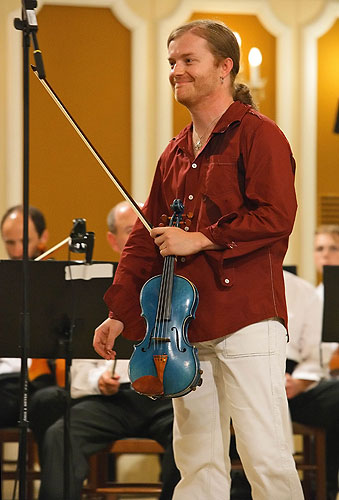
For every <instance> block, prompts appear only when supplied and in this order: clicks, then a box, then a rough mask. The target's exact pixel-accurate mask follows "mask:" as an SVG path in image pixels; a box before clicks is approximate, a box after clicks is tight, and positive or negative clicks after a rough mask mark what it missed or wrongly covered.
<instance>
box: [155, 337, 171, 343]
mask: <svg viewBox="0 0 339 500" xmlns="http://www.w3.org/2000/svg"><path fill="white" fill-rule="evenodd" d="M152 340H155V341H156V342H171V339H170V338H169V337H153V338H152Z"/></svg>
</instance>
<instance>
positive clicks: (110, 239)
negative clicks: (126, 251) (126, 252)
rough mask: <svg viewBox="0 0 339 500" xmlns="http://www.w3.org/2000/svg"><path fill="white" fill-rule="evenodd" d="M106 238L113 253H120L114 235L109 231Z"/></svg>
mask: <svg viewBox="0 0 339 500" xmlns="http://www.w3.org/2000/svg"><path fill="white" fill-rule="evenodd" d="M106 238H107V241H108V244H109V245H110V247H112V248H113V250H114V251H115V252H118V253H120V252H119V247H118V245H117V241H116V238H115V234H113V233H111V231H107V233H106Z"/></svg>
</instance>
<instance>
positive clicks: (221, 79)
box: [220, 76, 224, 85]
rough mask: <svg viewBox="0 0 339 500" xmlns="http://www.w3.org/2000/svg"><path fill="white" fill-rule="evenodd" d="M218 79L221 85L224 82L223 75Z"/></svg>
mask: <svg viewBox="0 0 339 500" xmlns="http://www.w3.org/2000/svg"><path fill="white" fill-rule="evenodd" d="M220 81H221V85H222V84H223V83H224V77H223V76H221V77H220Z"/></svg>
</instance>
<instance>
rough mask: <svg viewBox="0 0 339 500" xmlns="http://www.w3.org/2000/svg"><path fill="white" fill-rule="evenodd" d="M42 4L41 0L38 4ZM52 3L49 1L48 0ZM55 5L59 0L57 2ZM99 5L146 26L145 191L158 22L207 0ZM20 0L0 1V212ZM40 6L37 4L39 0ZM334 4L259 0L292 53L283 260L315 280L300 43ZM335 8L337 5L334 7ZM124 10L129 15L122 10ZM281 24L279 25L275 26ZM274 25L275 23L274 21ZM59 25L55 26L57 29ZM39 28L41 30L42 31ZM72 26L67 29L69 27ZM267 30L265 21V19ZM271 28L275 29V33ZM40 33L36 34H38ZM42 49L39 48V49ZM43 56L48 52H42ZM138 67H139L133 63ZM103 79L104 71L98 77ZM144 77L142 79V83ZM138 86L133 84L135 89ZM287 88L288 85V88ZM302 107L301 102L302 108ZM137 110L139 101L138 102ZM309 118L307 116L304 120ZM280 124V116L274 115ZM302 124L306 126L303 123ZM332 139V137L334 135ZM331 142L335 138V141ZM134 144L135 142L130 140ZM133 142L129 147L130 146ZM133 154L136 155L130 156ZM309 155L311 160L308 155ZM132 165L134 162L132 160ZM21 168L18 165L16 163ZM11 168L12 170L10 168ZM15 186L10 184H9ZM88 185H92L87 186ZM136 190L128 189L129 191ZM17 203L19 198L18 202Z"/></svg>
mask: <svg viewBox="0 0 339 500" xmlns="http://www.w3.org/2000/svg"><path fill="white" fill-rule="evenodd" d="M40 3H41V2H40ZM48 3H52V2H48ZM55 3H60V2H58V1H57V0H56V2H55ZM88 3H89V0H84V1H83V2H81V1H77V0H73V1H71V0H64V1H63V4H64V5H78V6H80V5H82V4H83V5H88ZM95 3H97V4H99V3H100V4H105V5H106V6H110V5H113V6H114V9H116V10H119V9H120V10H122V11H124V17H126V16H127V17H128V16H130V15H132V16H135V18H136V21H135V22H136V24H137V25H139V24H142V23H143V24H144V28H145V29H144V32H143V34H142V35H141V39H142V40H143V42H142V44H139V45H140V46H141V48H142V51H143V53H144V56H145V57H144V61H143V64H142V65H141V66H140V67H139V74H138V73H137V72H134V73H133V75H134V76H133V77H132V78H133V82H132V85H133V84H135V85H136V86H137V85H138V84H139V80H140V91H141V92H143V99H142V100H141V105H142V106H144V109H143V110H142V113H140V114H141V116H144V117H145V120H144V122H143V121H142V118H141V121H140V116H139V121H138V120H134V117H135V113H137V112H138V110H136V109H135V106H134V108H133V102H132V111H131V113H132V122H133V120H134V122H135V123H136V124H137V126H136V129H135V130H134V132H133V130H132V133H134V137H135V134H136V132H138V131H140V134H142V133H144V138H145V140H144V141H142V142H141V143H140V147H142V144H143V143H145V144H144V150H143V151H142V152H141V154H140V160H142V161H143V164H142V167H141V168H139V169H137V170H139V171H138V172H136V171H134V172H133V171H132V172H131V177H132V186H133V185H134V186H135V185H140V184H141V183H143V188H142V190H140V191H139V193H141V192H142V193H146V192H147V189H148V186H149V184H150V182H151V178H152V174H153V171H154V166H155V161H156V158H157V155H158V144H157V139H156V138H157V135H158V130H159V128H160V127H161V126H162V123H161V121H160V117H159V114H158V109H157V108H158V105H157V96H158V93H159V91H158V85H159V78H160V77H161V78H164V79H166V75H164V74H163V72H162V70H160V68H159V66H158V52H159V47H158V40H159V26H160V25H161V23H163V22H164V21H166V20H167V19H171V17H172V16H174V17H175V15H176V13H177V12H179V11H180V10H183V11H184V10H185V9H186V10H187V12H188V14H189V15H191V14H192V12H191V11H192V8H191V6H192V4H194V7H195V11H201V10H202V9H203V8H204V7H205V6H206V2H202V1H199V0H196V1H195V2H192V0H143V1H142V2H140V1H139V0H116V1H115V0H111V2H110V1H109V0H106V1H102V2H95ZM255 3H257V2H254V1H252V0H239V1H238V2H237V6H241V11H240V12H235V10H234V9H235V2H231V1H227V0H224V1H221V0H220V1H218V0H210V1H209V2H208V7H209V8H213V9H214V12H217V11H218V9H220V12H221V11H222V10H223V12H224V13H225V12H227V9H228V8H229V10H230V12H231V13H232V14H240V15H241V13H245V12H246V9H247V10H248V13H249V14H252V12H251V9H252V6H253V5H254V4H255ZM19 4H20V2H19V1H18V0H16V1H14V0H2V1H1V2H0V23H1V30H0V50H1V53H2V54H4V57H5V59H4V65H3V68H5V70H6V71H3V72H2V73H1V76H0V131H1V136H0V162H1V163H0V179H1V183H0V196H1V198H0V213H3V211H4V210H5V209H6V208H7V206H8V205H9V204H10V203H11V202H12V201H13V194H11V199H9V194H8V193H9V191H8V189H7V187H8V178H9V176H11V175H12V174H11V173H10V174H8V172H7V171H6V152H7V151H8V147H9V146H8V136H7V131H6V123H7V122H6V113H7V112H8V109H9V106H8V96H9V91H8V88H6V72H7V71H8V68H9V66H10V65H11V64H12V63H11V62H10V61H9V60H8V54H9V52H10V51H9V48H8V35H7V31H8V30H10V29H11V28H10V27H9V25H10V21H9V20H8V14H9V13H10V12H11V11H12V10H13V9H15V8H18V7H19ZM38 4H39V2H38ZM330 4H331V5H332V6H333V4H338V1H335V0H262V9H261V11H262V14H263V15H265V16H266V19H271V18H272V20H274V23H275V27H274V30H275V31H276V32H277V33H276V34H275V37H276V38H277V39H278V38H279V33H278V32H279V30H283V29H285V30H287V34H288V40H289V41H290V44H291V45H290V54H291V57H290V58H289V60H288V64H287V65H286V74H290V75H291V76H288V78H291V79H292V81H291V82H286V83H289V84H291V89H292V92H291V93H290V94H287V97H286V102H284V91H283V90H282V92H280V95H278V97H277V99H278V105H279V103H280V106H281V103H282V102H283V103H284V105H285V106H286V108H288V109H289V111H290V116H291V119H290V123H289V124H288V131H286V132H287V133H288V138H289V140H290V142H291V144H292V148H293V150H294V153H295V156H296V159H297V163H298V173H297V191H298V198H299V205H300V210H299V214H298V218H297V222H296V226H295V230H294V232H293V235H292V238H291V245H290V250H289V253H288V255H287V259H286V263H288V264H297V265H298V267H299V270H300V274H301V275H302V276H304V277H306V278H307V279H310V280H311V281H312V280H313V279H314V277H315V276H314V271H313V264H312V251H311V246H312V237H313V235H312V232H313V229H314V226H315V224H316V196H315V195H314V192H315V190H316V185H315V182H316V180H315V179H316V175H312V172H310V169H309V164H310V163H312V161H313V162H315V164H316V155H317V151H316V150H315V152H314V153H313V152H312V151H307V140H306V139H305V134H304V130H305V116H306V117H307V114H306V115H305V109H304V108H303V104H302V102H303V99H304V96H305V89H306V88H307V86H308V85H309V82H308V79H307V78H305V75H306V74H307V68H305V66H306V63H305V57H304V55H305V47H304V46H303V33H304V29H305V27H307V26H308V25H310V24H312V23H316V22H317V20H318V19H319V18H321V17H322V16H323V14H324V11H325V10H326V9H327V8H328V6H329V5H330ZM334 10H335V5H334ZM126 12H127V14H126ZM279 23H280V24H279ZM272 26H273V25H272ZM57 28H58V27H57V26H56V29H57ZM42 29H43V28H42V27H41V31H42ZM70 29H71V27H70ZM266 29H267V21H266ZM274 30H273V31H274ZM38 36H39V32H38ZM41 49H43V47H41ZM46 57H47V55H46ZM136 67H137V66H136ZM102 78H105V75H102ZM276 78H277V86H279V85H280V87H281V88H282V89H284V78H285V75H284V72H283V71H281V72H280V73H279V74H276ZM141 80H143V83H141ZM136 88H137V87H136ZM286 88H287V86H286ZM101 106H105V104H104V103H101V104H100V91H99V93H98V103H97V107H98V108H99V107H101ZM304 107H305V106H304ZM137 108H140V105H139V106H137ZM306 122H307V119H306ZM278 124H279V118H278ZM306 125H309V124H307V123H306ZM332 139H333V138H332ZM334 140H335V139H334ZM132 142H133V144H134V141H132ZM133 144H132V148H133ZM137 153H138V152H137V151H132V153H131V154H132V163H133V158H134V157H135V155H136V154H137ZM133 155H134V156H133ZM307 155H311V161H310V156H307ZM135 164H137V163H136V162H135ZM18 169H19V171H20V166H18ZM11 170H13V169H12V168H11ZM138 175H139V176H140V177H139V179H140V180H138V181H137V182H135V183H134V184H133V179H135V178H136V176H138ZM17 176H18V184H20V174H17ZM11 185H13V182H12V183H11ZM89 187H91V186H89ZM133 190H135V188H133V187H132V191H133ZM19 201H20V200H19ZM0 256H2V257H3V256H4V253H3V250H2V249H1V247H0Z"/></svg>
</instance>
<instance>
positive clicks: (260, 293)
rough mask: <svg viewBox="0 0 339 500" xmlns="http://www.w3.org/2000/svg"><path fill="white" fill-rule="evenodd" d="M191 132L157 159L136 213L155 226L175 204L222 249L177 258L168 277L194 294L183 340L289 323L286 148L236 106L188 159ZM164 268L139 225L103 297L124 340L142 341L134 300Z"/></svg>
mask: <svg viewBox="0 0 339 500" xmlns="http://www.w3.org/2000/svg"><path fill="white" fill-rule="evenodd" d="M191 132H192V124H191V125H189V126H187V127H186V128H185V129H184V130H182V131H181V132H180V133H179V135H178V136H177V137H175V138H174V139H172V140H171V141H170V143H169V144H168V146H167V148H166V149H165V151H164V152H163V154H162V155H161V157H160V159H159V162H158V165H157V169H156V172H155V176H154V180H153V185H152V189H151V192H150V195H149V197H148V200H147V201H146V203H145V206H144V210H143V212H144V214H145V217H146V219H147V220H148V221H150V223H151V224H153V225H154V226H157V225H159V222H160V218H161V215H162V214H168V215H171V209H170V205H171V204H172V202H173V200H174V199H175V198H180V199H181V200H182V201H183V203H184V205H185V213H186V214H188V213H189V212H191V213H192V214H193V218H192V219H191V225H190V226H189V231H200V232H202V233H203V234H204V235H206V236H207V237H208V238H209V239H210V240H211V241H212V242H214V243H216V244H218V245H221V246H222V247H223V249H222V250H209V251H204V252H199V253H198V254H195V255H192V256H188V257H178V259H177V263H176V270H175V273H176V274H177V275H181V276H185V277H186V278H188V279H189V280H190V281H192V282H193V283H194V284H195V285H196V287H197V289H198V292H199V305H198V308H197V312H196V318H195V319H194V320H193V321H192V323H191V325H190V327H189V330H188V334H189V339H190V341H191V342H198V341H204V340H211V339H215V338H219V337H223V336H224V335H226V334H229V333H232V332H235V331H237V330H238V329H240V328H242V327H245V326H247V325H249V324H252V323H256V322H258V321H261V320H264V319H267V318H271V317H280V318H282V319H283V321H284V322H285V324H286V325H287V312H286V304H285V293H284V281H283V274H282V262H283V258H284V255H285V253H286V250H287V245H288V237H289V234H290V233H291V231H292V228H293V222H294V218H295V212H296V206H297V204H296V197H295V191H294V170H295V162H294V158H293V156H292V152H291V149H290V146H289V144H288V142H287V140H286V138H285V136H284V135H283V133H282V132H281V130H280V129H279V128H278V127H277V125H276V124H275V123H274V122H272V121H271V120H270V119H268V118H267V117H265V116H263V115H261V114H259V113H258V112H257V111H255V110H253V109H252V108H251V107H250V106H247V105H244V104H242V103H240V102H238V101H237V102H235V103H233V104H232V105H231V106H230V107H229V108H228V110H227V111H226V112H225V114H224V115H223V116H222V117H221V118H220V120H219V122H218V123H217V125H216V126H215V128H214V130H213V133H212V135H211V137H210V139H209V141H208V143H207V145H206V146H205V148H204V149H203V150H202V151H201V152H200V154H199V155H198V157H197V158H196V159H194V157H193V156H192V152H191V151H192V134H191ZM187 228H188V225H187ZM186 230H187V229H186ZM162 264H163V258H162V257H161V256H160V254H159V250H158V247H157V246H156V245H155V244H154V242H153V239H152V238H151V237H150V236H149V234H148V232H147V230H146V229H145V228H144V227H143V225H142V224H141V222H140V221H137V222H136V224H135V227H134V229H133V232H132V233H131V235H130V238H129V240H128V242H127V244H126V247H125V249H124V251H123V254H122V257H121V260H120V263H119V266H118V269H117V272H116V275H115V278H114V282H113V285H112V286H111V287H110V288H109V290H108V291H107V292H106V295H105V301H106V303H107V305H108V307H109V309H110V311H111V312H110V317H114V318H117V319H120V320H121V321H122V322H123V323H124V325H125V329H124V332H123V335H124V336H126V337H127V338H129V339H131V340H136V339H141V338H143V337H144V334H145V321H144V319H143V318H141V317H140V313H141V309H140V305H139V294H140V290H141V287H142V285H143V284H144V283H145V282H146V280H147V279H149V278H150V277H152V276H154V275H157V274H161V272H162Z"/></svg>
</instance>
